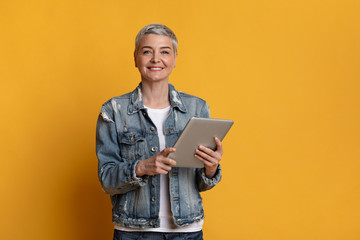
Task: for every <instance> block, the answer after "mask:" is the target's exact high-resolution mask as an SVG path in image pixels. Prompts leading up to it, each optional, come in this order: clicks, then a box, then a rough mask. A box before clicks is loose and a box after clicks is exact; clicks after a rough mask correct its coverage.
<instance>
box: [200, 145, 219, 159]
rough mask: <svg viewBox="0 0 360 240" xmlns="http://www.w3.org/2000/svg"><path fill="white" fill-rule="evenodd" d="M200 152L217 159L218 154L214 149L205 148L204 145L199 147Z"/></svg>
mask: <svg viewBox="0 0 360 240" xmlns="http://www.w3.org/2000/svg"><path fill="white" fill-rule="evenodd" d="M198 150H200V151H202V152H204V153H206V154H207V155H210V156H211V157H216V156H217V154H216V153H215V152H214V151H213V150H212V149H210V148H207V147H204V146H202V145H200V146H199V149H198Z"/></svg>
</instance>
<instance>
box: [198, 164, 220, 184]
mask: <svg viewBox="0 0 360 240" xmlns="http://www.w3.org/2000/svg"><path fill="white" fill-rule="evenodd" d="M221 171H222V170H221V165H220V164H219V165H218V168H217V170H216V172H215V175H214V176H213V177H212V178H207V177H206V174H205V168H203V169H202V171H201V178H202V180H203V182H204V183H205V185H207V186H208V187H210V188H212V187H214V186H215V185H216V184H218V183H219V182H220V180H221Z"/></svg>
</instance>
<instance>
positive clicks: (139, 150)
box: [119, 131, 145, 160]
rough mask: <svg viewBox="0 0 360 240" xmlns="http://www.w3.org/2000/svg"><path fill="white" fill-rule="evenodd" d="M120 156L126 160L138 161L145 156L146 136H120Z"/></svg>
mask: <svg viewBox="0 0 360 240" xmlns="http://www.w3.org/2000/svg"><path fill="white" fill-rule="evenodd" d="M119 143H120V155H121V157H122V158H123V159H125V160H138V159H141V158H142V157H143V156H144V155H145V136H144V134H143V133H141V132H135V131H132V132H125V133H121V134H120V136H119Z"/></svg>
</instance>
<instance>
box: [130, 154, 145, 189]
mask: <svg viewBox="0 0 360 240" xmlns="http://www.w3.org/2000/svg"><path fill="white" fill-rule="evenodd" d="M139 162H140V160H138V161H133V162H131V163H129V165H130V167H129V168H128V174H127V176H128V182H129V183H130V184H132V185H138V186H140V187H142V186H145V185H146V184H147V182H148V178H149V176H147V175H144V176H142V177H137V176H136V165H137V164H138V163H139Z"/></svg>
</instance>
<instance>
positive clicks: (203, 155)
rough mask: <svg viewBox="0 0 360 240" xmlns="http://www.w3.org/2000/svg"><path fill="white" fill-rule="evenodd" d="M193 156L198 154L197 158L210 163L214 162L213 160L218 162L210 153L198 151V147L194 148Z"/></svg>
mask: <svg viewBox="0 0 360 240" xmlns="http://www.w3.org/2000/svg"><path fill="white" fill-rule="evenodd" d="M195 156H199V158H201V159H203V160H204V161H207V162H211V163H214V162H218V161H217V159H216V158H214V157H212V156H211V155H209V154H207V153H205V152H203V151H200V150H198V149H196V154H195Z"/></svg>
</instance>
